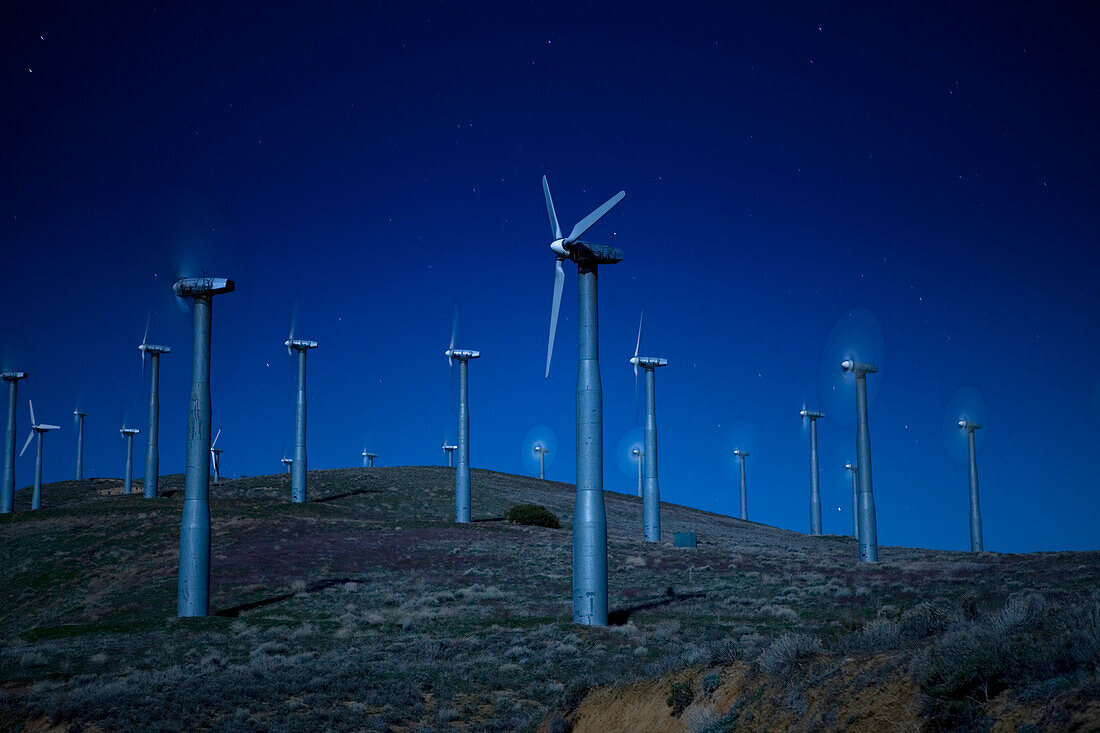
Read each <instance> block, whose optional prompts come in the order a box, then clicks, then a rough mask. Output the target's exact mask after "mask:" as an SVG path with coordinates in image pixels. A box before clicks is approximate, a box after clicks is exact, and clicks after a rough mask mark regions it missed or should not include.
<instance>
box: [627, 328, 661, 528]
mask: <svg viewBox="0 0 1100 733" xmlns="http://www.w3.org/2000/svg"><path fill="white" fill-rule="evenodd" d="M641 344H642V319H641V318H639V319H638V340H637V341H635V342H634V356H632V357H631V358H630V363H631V364H633V365H634V384H635V385H637V383H638V367H641V368H642V369H643V370H644V371H645V456H646V459H645V481H644V482H643V484H642V526H643V531H644V532H645V541H646V542H660V541H661V490H660V488H658V486H657V394H656V392H657V367H663V366H668V359H661V358H658V357H656V356H638V347H639V346H641Z"/></svg>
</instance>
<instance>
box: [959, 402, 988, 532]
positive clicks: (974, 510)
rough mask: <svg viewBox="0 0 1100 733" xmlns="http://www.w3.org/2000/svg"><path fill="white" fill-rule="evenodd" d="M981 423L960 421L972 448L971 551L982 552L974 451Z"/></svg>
mask: <svg viewBox="0 0 1100 733" xmlns="http://www.w3.org/2000/svg"><path fill="white" fill-rule="evenodd" d="M981 427H982V426H981V423H976V422H970V421H969V420H965V419H964V420H959V428H960V429H961V430H965V431H966V442H967V444H968V445H969V447H970V551H971V552H981V551H982V509H981V506H979V504H978V458H977V455H976V453H975V451H974V431H975V430H978V429H980V428H981Z"/></svg>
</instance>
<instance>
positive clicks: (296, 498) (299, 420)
mask: <svg viewBox="0 0 1100 733" xmlns="http://www.w3.org/2000/svg"><path fill="white" fill-rule="evenodd" d="M316 348H317V342H316V341H304V340H302V339H296V338H289V339H287V341H286V349H287V351H288V352H289V351H290V350H291V349H293V350H295V351H297V352H298V402H297V408H296V410H295V412H294V465H293V466H292V468H291V480H290V500H291V501H292V502H294V503H295V504H301V503H302V502H304V501H305V500H306V352H307V351H309V350H310V349H316Z"/></svg>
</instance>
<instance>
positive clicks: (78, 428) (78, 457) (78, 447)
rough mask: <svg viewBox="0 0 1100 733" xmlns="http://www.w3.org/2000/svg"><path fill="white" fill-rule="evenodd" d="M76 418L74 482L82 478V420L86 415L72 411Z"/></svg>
mask: <svg viewBox="0 0 1100 733" xmlns="http://www.w3.org/2000/svg"><path fill="white" fill-rule="evenodd" d="M73 415H75V416H76V480H77V481H80V480H82V479H83V478H84V418H85V417H87V416H88V413H86V412H81V411H80V410H73Z"/></svg>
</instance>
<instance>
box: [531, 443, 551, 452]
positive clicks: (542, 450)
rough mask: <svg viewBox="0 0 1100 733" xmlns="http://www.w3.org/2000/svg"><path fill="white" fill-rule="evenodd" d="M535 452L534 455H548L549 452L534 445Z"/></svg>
mask: <svg viewBox="0 0 1100 733" xmlns="http://www.w3.org/2000/svg"><path fill="white" fill-rule="evenodd" d="M535 452H536V453H549V452H550V451H548V450H546V449H545V448H543V447H542V446H541V445H536V446H535Z"/></svg>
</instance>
